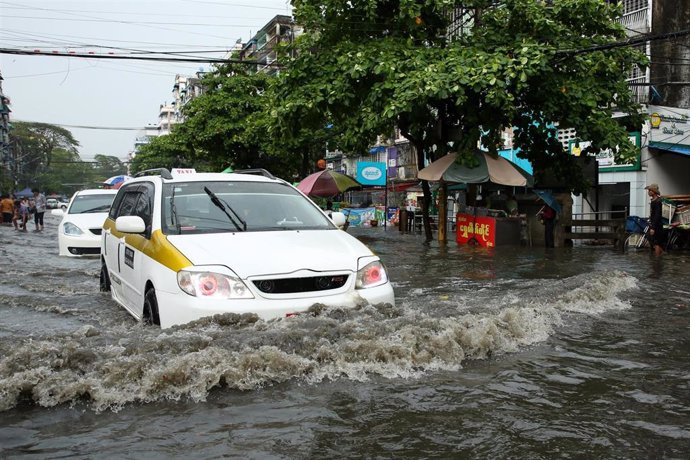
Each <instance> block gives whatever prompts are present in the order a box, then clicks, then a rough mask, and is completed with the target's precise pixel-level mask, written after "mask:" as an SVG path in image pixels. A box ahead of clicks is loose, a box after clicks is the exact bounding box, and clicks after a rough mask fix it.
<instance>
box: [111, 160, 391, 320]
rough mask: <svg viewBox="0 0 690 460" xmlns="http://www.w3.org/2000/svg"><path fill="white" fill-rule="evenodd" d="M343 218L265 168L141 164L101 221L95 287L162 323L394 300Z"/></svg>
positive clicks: (142, 317) (372, 257) (280, 314)
mask: <svg viewBox="0 0 690 460" xmlns="http://www.w3.org/2000/svg"><path fill="white" fill-rule="evenodd" d="M344 222H345V217H344V216H343V215H342V214H341V213H333V216H332V217H331V218H329V217H328V216H327V215H326V214H325V213H324V212H323V211H322V210H321V209H320V208H319V207H318V206H316V205H315V204H314V203H313V202H312V201H311V200H310V199H309V198H307V197H306V196H305V195H303V194H302V193H301V192H300V191H299V190H297V189H296V188H295V187H293V186H292V185H290V184H289V183H287V182H285V181H283V180H281V179H277V178H275V177H273V176H272V175H271V174H270V173H268V172H266V171H265V170H248V171H242V172H236V173H232V174H223V173H196V172H193V170H192V172H190V170H180V171H179V173H176V171H175V170H173V173H170V172H169V171H168V170H165V169H161V170H153V171H145V172H144V173H143V174H142V173H140V175H139V176H137V177H135V178H134V179H133V180H131V181H128V182H127V183H126V184H125V185H123V186H122V188H120V190H119V191H118V194H117V196H116V197H115V200H114V202H113V205H112V207H111V209H110V213H109V215H108V217H107V219H106V220H105V223H104V225H103V233H102V236H101V258H102V268H101V280H100V285H101V290H103V291H110V292H111V295H112V298H113V299H114V300H115V301H116V302H117V303H119V304H120V305H122V306H123V307H124V308H125V309H127V311H128V312H129V313H130V314H131V315H132V316H134V317H135V318H137V319H139V320H142V321H145V322H148V323H152V324H158V325H160V326H161V327H164V328H165V327H170V326H172V325H175V324H184V323H187V322H190V321H193V320H195V319H198V318H202V317H205V316H211V315H214V314H222V313H256V314H257V315H258V316H259V317H261V318H263V319H271V318H277V317H285V316H292V315H295V314H298V313H300V312H304V311H306V310H307V309H309V308H310V307H311V306H312V305H314V304H324V305H327V306H338V307H353V306H356V305H359V304H365V303H370V304H379V303H389V304H394V303H395V299H394V295H393V288H392V286H391V283H390V281H389V280H388V275H387V273H386V269H385V267H384V266H383V264H382V263H381V260H380V259H379V258H378V257H377V256H376V255H374V254H373V253H372V252H371V250H369V249H368V248H367V247H366V246H365V245H364V244H362V243H361V242H360V241H359V240H357V239H356V238H354V237H352V236H351V235H349V234H348V233H346V232H344V231H342V230H340V229H339V228H338V225H342V224H344Z"/></svg>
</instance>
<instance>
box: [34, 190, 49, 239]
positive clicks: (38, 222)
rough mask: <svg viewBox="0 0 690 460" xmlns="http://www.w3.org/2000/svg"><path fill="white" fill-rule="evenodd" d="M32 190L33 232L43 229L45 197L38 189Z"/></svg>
mask: <svg viewBox="0 0 690 460" xmlns="http://www.w3.org/2000/svg"><path fill="white" fill-rule="evenodd" d="M32 192H34V209H35V211H34V225H35V226H36V228H35V229H34V232H41V231H43V215H44V214H45V212H46V206H47V203H46V197H45V195H43V194H42V193H41V192H39V191H38V189H33V190H32Z"/></svg>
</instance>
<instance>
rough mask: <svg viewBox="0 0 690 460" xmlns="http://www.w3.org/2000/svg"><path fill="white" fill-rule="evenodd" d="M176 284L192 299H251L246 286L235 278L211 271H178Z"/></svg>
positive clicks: (251, 296) (252, 296)
mask: <svg viewBox="0 0 690 460" xmlns="http://www.w3.org/2000/svg"><path fill="white" fill-rule="evenodd" d="M177 284H178V285H179V286H180V289H182V290H183V291H184V292H186V293H187V294H189V295H191V296H194V297H202V298H213V299H253V298H254V295H252V293H251V291H250V290H249V289H248V288H247V285H246V284H244V282H243V281H242V280H241V279H239V278H238V277H237V276H231V275H228V274H224V273H218V272H212V271H191V270H180V271H179V272H177Z"/></svg>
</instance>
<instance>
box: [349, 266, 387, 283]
mask: <svg viewBox="0 0 690 460" xmlns="http://www.w3.org/2000/svg"><path fill="white" fill-rule="evenodd" d="M387 282H388V274H387V273H386V268H385V267H384V266H383V264H382V263H381V262H380V261H378V260H376V261H374V262H371V263H369V264H367V265H365V266H364V267H362V268H360V269H359V270H358V271H357V281H356V283H355V287H356V288H357V289H366V288H370V287H374V286H380V285H382V284H386V283H387Z"/></svg>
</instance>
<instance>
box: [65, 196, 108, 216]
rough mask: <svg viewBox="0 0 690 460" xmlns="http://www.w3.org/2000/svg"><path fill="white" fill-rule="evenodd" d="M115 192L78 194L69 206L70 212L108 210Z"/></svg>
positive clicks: (82, 212) (83, 212)
mask: <svg viewBox="0 0 690 460" xmlns="http://www.w3.org/2000/svg"><path fill="white" fill-rule="evenodd" d="M114 199H115V194H114V193H112V194H110V193H108V194H100V193H99V194H94V195H87V194H82V195H77V196H75V197H74V200H72V205H71V206H70V207H69V211H67V212H68V213H69V214H85V213H91V212H108V211H109V210H110V205H111V204H113V200H114Z"/></svg>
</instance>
